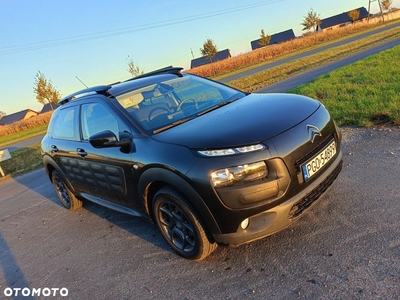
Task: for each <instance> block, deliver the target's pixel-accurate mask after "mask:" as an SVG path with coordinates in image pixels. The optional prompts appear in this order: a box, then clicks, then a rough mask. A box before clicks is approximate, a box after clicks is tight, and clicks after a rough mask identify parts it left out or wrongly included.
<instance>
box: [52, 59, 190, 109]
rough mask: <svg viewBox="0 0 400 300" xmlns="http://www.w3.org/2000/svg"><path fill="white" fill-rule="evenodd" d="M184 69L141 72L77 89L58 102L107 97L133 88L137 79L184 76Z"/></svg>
mask: <svg viewBox="0 0 400 300" xmlns="http://www.w3.org/2000/svg"><path fill="white" fill-rule="evenodd" d="M182 69H183V68H181V67H172V66H169V67H165V68H162V69H158V70H155V71H152V72H148V73H144V74H141V75H139V76H136V77H133V78H130V79H128V80H125V81H123V82H116V83H113V84H110V85H98V86H94V87H90V88H86V89H83V90H80V91H77V92H75V93H72V94H70V95H68V96H66V97H64V98H62V99H61V100H60V101H58V104H60V105H63V104H66V103H68V102H70V101H72V100H74V99H76V98H81V97H84V96H88V95H93V94H100V95H104V96H106V97H108V96H111V95H117V94H121V93H123V92H125V91H127V90H131V89H132V87H134V86H135V85H134V84H132V83H133V82H135V81H137V80H141V79H144V78H149V77H150V78H151V77H154V76H159V75H167V74H174V75H177V76H182V74H181V71H182ZM111 90H112V92H111Z"/></svg>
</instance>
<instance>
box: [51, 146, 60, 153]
mask: <svg viewBox="0 0 400 300" xmlns="http://www.w3.org/2000/svg"><path fill="white" fill-rule="evenodd" d="M50 148H51V151H53V152H58V148H57V146H56V145H51V147H50Z"/></svg>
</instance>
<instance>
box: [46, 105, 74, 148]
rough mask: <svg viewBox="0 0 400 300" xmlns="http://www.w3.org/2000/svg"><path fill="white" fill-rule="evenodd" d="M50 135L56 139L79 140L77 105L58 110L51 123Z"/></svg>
mask: <svg viewBox="0 0 400 300" xmlns="http://www.w3.org/2000/svg"><path fill="white" fill-rule="evenodd" d="M49 128H50V135H51V136H52V137H53V138H55V139H63V140H71V141H78V140H79V131H78V109H77V106H73V107H68V108H65V109H62V110H60V111H59V112H58V114H57V115H56V116H55V118H54V119H53V120H52V122H51V124H50V127H49Z"/></svg>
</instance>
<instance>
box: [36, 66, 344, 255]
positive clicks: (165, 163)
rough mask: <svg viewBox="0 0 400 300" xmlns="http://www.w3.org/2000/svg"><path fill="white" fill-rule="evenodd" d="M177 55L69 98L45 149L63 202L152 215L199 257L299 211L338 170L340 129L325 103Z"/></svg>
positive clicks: (275, 226) (172, 240)
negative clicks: (200, 67) (175, 60)
mask: <svg viewBox="0 0 400 300" xmlns="http://www.w3.org/2000/svg"><path fill="white" fill-rule="evenodd" d="M181 70H182V69H181V68H173V67H167V68H164V69H161V70H157V71H154V72H151V73H147V74H143V75H140V76H138V77H135V78H133V79H131V80H128V81H125V82H121V83H117V84H113V85H105V86H97V87H93V88H88V89H85V90H82V91H79V92H76V93H74V94H72V95H70V96H67V97H65V98H63V99H61V100H60V102H59V103H60V104H61V106H60V107H59V108H57V110H56V111H55V112H54V114H53V116H52V118H51V121H50V124H49V127H48V132H47V134H46V136H45V137H44V138H43V140H42V155H43V162H44V166H45V169H46V172H47V174H48V176H49V178H50V180H51V181H52V183H53V185H54V188H55V191H56V193H57V195H58V197H59V199H60V200H61V203H62V204H63V205H64V206H65V207H66V208H67V209H70V210H74V209H77V208H79V207H81V206H82V200H84V199H85V200H89V201H93V202H96V203H98V204H100V205H103V206H106V207H108V208H111V209H115V210H118V211H121V212H125V213H128V214H131V215H134V216H144V217H146V218H148V219H151V220H153V221H154V222H155V223H156V224H157V226H158V228H159V229H160V231H161V233H162V236H163V237H164V238H165V240H166V241H167V243H168V244H169V245H170V246H171V247H172V248H173V249H174V250H175V251H176V252H177V253H178V254H180V255H181V256H183V257H185V258H188V259H192V260H200V259H203V258H205V257H206V256H208V255H209V254H210V253H211V252H212V251H214V250H215V248H216V247H217V245H218V244H221V245H230V246H238V245H241V244H244V243H247V242H250V241H253V240H256V239H260V238H263V237H265V236H268V235H270V234H273V233H275V232H277V231H279V230H281V229H283V228H285V227H287V226H288V225H290V224H292V223H293V222H294V221H295V220H296V219H298V218H299V217H300V216H301V215H302V213H303V212H305V211H306V210H307V209H308V208H309V207H310V206H311V205H312V204H314V203H315V202H316V200H318V199H319V198H320V197H321V196H322V195H323V194H324V192H325V191H326V190H327V189H328V188H329V187H330V186H331V185H332V183H333V182H334V181H335V179H336V178H337V177H338V175H339V173H340V171H341V168H342V153H341V150H340V143H341V135H340V132H339V130H338V127H337V126H336V124H335V122H334V121H333V119H332V118H331V117H330V115H329V113H328V111H327V110H326V109H325V107H324V106H323V105H322V104H321V103H320V102H318V101H315V100H313V99H310V98H307V97H303V96H299V95H291V94H250V93H244V92H242V91H239V90H236V89H233V88H231V87H228V86H226V85H223V84H220V83H218V82H214V81H211V80H208V79H205V78H202V77H198V76H195V75H191V74H187V73H183V72H181Z"/></svg>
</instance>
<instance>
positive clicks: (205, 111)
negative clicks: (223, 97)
mask: <svg viewBox="0 0 400 300" xmlns="http://www.w3.org/2000/svg"><path fill="white" fill-rule="evenodd" d="M238 99H240V98H234V99H231V100H227V101H223V102H220V103H218V104H217V105H214V106H211V107H210V108H207V109H206V110H203V111H202V112H200V113H198V114H197V116H198V117H200V116H202V115H204V114H206V113H209V112H210V111H213V110H215V109H217V108H220V107H222V106H225V105H227V104H229V103H232V102H233V101H236V100H238Z"/></svg>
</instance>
